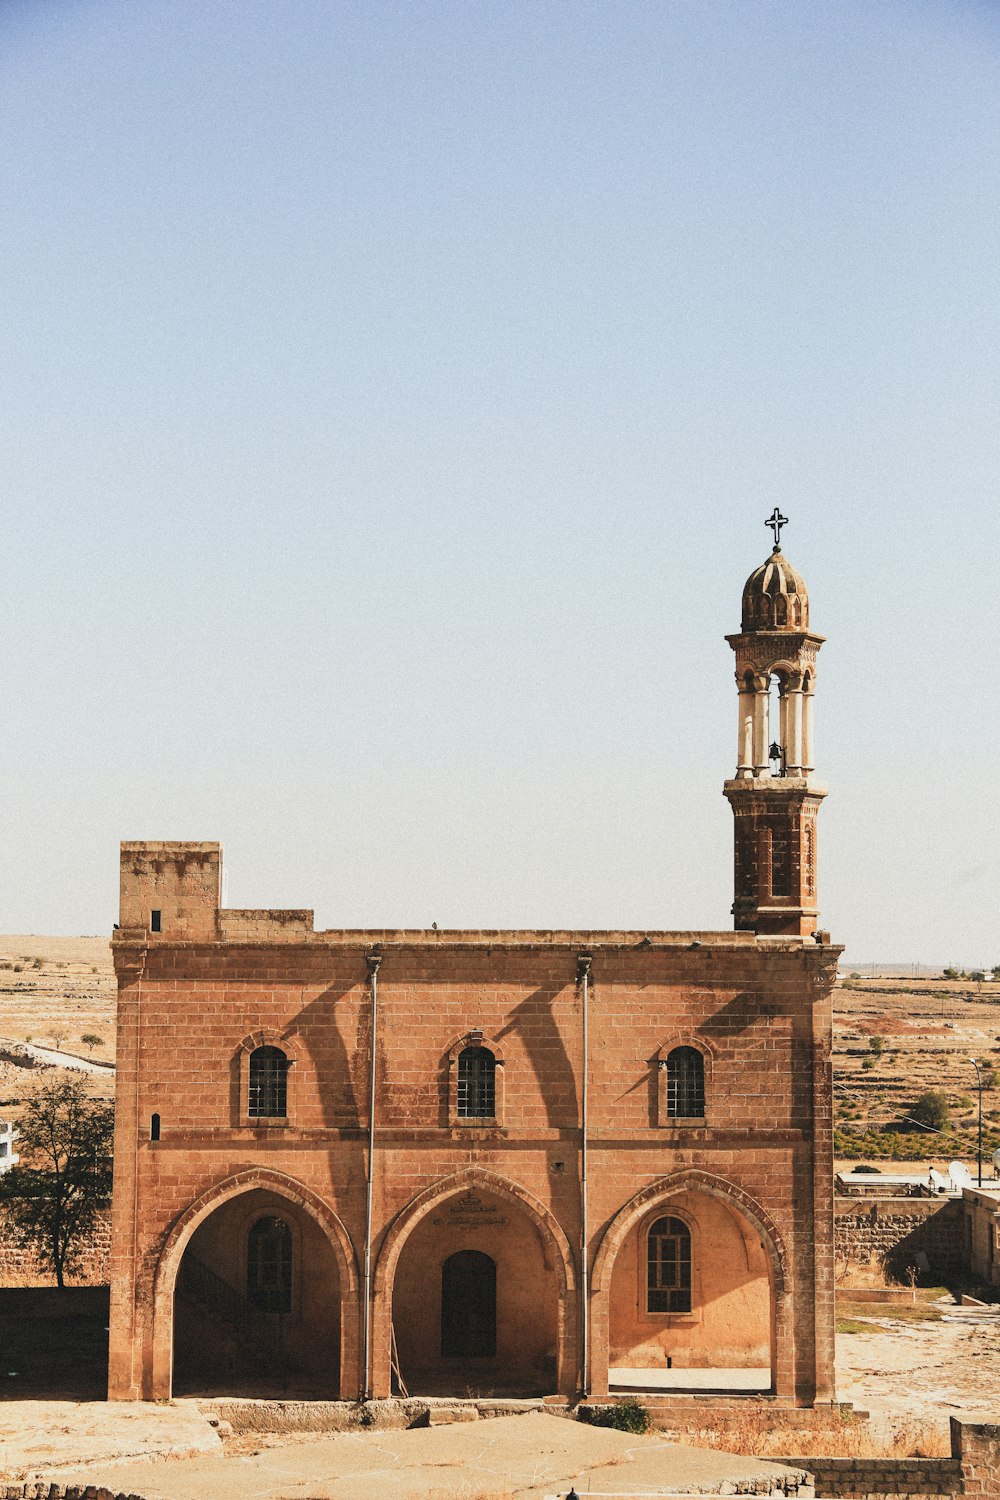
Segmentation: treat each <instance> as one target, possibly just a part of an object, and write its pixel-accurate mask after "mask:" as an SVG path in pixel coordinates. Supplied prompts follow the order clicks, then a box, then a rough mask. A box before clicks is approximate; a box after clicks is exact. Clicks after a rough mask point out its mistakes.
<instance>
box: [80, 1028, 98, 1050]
mask: <svg viewBox="0 0 1000 1500" xmlns="http://www.w3.org/2000/svg"><path fill="white" fill-rule="evenodd" d="M80 1040H81V1042H82V1043H83V1044H84V1046H85V1047H89V1048H90V1050H91V1052H93V1050H94V1048H95V1047H103V1046H104V1038H103V1037H102V1036H98V1035H97V1032H96V1031H85V1032H84V1033H83V1035H82V1036H81V1037H80Z"/></svg>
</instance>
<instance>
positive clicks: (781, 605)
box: [743, 547, 809, 630]
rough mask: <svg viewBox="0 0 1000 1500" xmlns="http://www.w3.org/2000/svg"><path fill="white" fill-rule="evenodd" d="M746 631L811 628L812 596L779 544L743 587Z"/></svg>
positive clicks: (744, 627) (744, 626) (744, 625)
mask: <svg viewBox="0 0 1000 1500" xmlns="http://www.w3.org/2000/svg"><path fill="white" fill-rule="evenodd" d="M743 629H744V630H808V629H809V595H808V594H807V593H806V586H805V583H804V582H803V580H802V575H801V574H800V573H796V571H795V569H794V568H793V567H792V565H791V563H790V562H789V561H788V559H787V558H786V557H785V556H784V555H783V553H782V551H781V549H780V547H775V549H774V551H773V552H772V553H771V556H770V557H769V558H768V559H767V562H765V563H761V565H760V567H759V568H757V570H756V571H755V572H753V573H751V574H750V577H749V578H748V579H747V581H746V583H745V584H744V586H743Z"/></svg>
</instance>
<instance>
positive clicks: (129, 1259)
mask: <svg viewBox="0 0 1000 1500" xmlns="http://www.w3.org/2000/svg"><path fill="white" fill-rule="evenodd" d="M808 616H809V604H808V598H807V595H806V590H805V587H804V585H803V583H802V580H801V578H800V577H799V576H798V575H797V574H796V573H795V572H794V570H793V569H792V568H791V567H790V566H789V564H788V563H787V562H786V560H785V559H784V557H783V556H782V554H781V552H780V550H779V549H778V547H777V545H776V546H775V550H774V552H773V554H772V555H771V556H770V557H769V558H768V560H767V562H766V563H765V564H764V565H763V566H762V567H761V568H759V569H757V571H756V572H755V573H754V574H753V575H752V577H751V578H750V579H749V581H748V583H747V585H746V588H745V590H744V594H743V622H742V631H741V633H740V634H738V635H735V636H732V637H730V638H729V639H730V642H731V644H732V646H733V648H734V650H735V652H736V663H737V687H738V692H739V710H740V711H739V737H738V750H739V754H738V765H737V771H736V775H735V777H734V778H733V780H731V781H728V782H727V783H726V786H725V792H726V796H727V797H728V798H729V801H730V803H731V804H732V808H733V812H734V815H735V823H736V837H735V876H736V889H735V904H734V913H735V926H736V931H735V932H731V933H720V932H670V931H657V932H652V931H614V932H589V931H587V932H575V931H556V932H553V931H510V930H502V931H451V932H449V931H438V930H430V931H427V930H419V931H382V930H372V931H336V930H335V931H327V932H314V931H313V922H312V913H311V912H308V911H230V910H225V909H223V908H222V906H221V902H220V891H221V854H220V849H219V847H218V845H216V844H192V843H183V844H180V843H127V844H124V845H123V846H122V863H121V914H120V926H119V928H118V930H117V931H116V932H115V935H114V942H113V948H114V958H115V966H116V970H117V974H118V983H119V1009H118V1103H117V1122H118V1123H117V1135H116V1144H115V1197H114V1213H113V1240H112V1322H111V1366H110V1395H111V1396H112V1397H116V1398H120V1399H135V1398H143V1399H161V1398H165V1397H168V1396H169V1395H170V1394H171V1392H172V1391H173V1390H178V1391H179V1390H209V1389H212V1390H222V1389H226V1390H230V1391H234V1392H236V1391H242V1392H246V1393H251V1394H252V1393H257V1394H274V1393H275V1392H278V1393H280V1392H281V1391H283V1390H295V1391H296V1392H300V1393H305V1394H314V1395H335V1396H341V1397H343V1398H351V1399H353V1398H355V1397H357V1396H359V1395H361V1396H368V1395H373V1396H386V1395H388V1394H390V1392H391V1391H394V1390H396V1389H398V1388H399V1383H400V1380H402V1382H405V1385H406V1386H407V1387H408V1389H409V1390H410V1391H411V1392H416V1393H420V1394H432V1393H442V1394H456V1395H464V1394H466V1393H468V1392H470V1391H471V1392H477V1393H481V1394H486V1393H489V1392H495V1393H498V1394H500V1393H517V1394H527V1393H542V1394H551V1395H561V1396H563V1397H565V1398H572V1397H574V1396H575V1395H577V1394H578V1393H580V1392H588V1393H592V1394H595V1395H596V1394H603V1393H606V1392H608V1391H609V1389H610V1390H612V1391H614V1390H622V1389H625V1388H639V1389H643V1388H649V1389H655V1390H658V1391H670V1390H673V1391H676V1392H682V1391H685V1390H688V1389H692V1388H695V1389H698V1390H701V1391H712V1390H715V1391H730V1392H731V1391H733V1390H737V1391H742V1392H746V1393H747V1395H748V1397H749V1398H750V1399H752V1398H753V1396H754V1395H755V1394H756V1395H757V1396H760V1395H761V1394H764V1393H767V1395H768V1397H769V1400H770V1403H771V1404H772V1405H774V1404H777V1405H784V1406H810V1405H812V1404H814V1403H816V1402H827V1401H830V1400H831V1399H832V1397H833V1345H834V1335H833V1259H834V1246H833V1209H832V1191H833V1189H832V1121H831V1099H832V1089H831V1071H830V1054H831V1046H830V1037H831V1000H830V996H831V990H832V987H833V983H834V979H835V971H836V960H837V955H838V953H839V952H840V950H839V949H837V948H833V947H831V946H830V945H829V941H828V938H827V936H826V934H824V933H820V932H817V930H816V926H817V907H816V812H817V808H818V806H819V802H820V799H821V798H822V796H823V789H822V787H820V786H819V785H818V784H817V783H816V781H815V780H814V776H813V751H812V745H813V736H812V704H813V692H814V687H815V668H816V652H817V648H818V647H819V645H820V644H821V637H819V636H816V635H813V634H811V633H810V630H809V617H808ZM772 699H773V703H772Z"/></svg>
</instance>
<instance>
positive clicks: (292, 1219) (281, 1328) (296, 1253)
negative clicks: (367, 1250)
mask: <svg viewBox="0 0 1000 1500" xmlns="http://www.w3.org/2000/svg"><path fill="white" fill-rule="evenodd" d="M340 1308H341V1286H340V1275H339V1270H338V1266H337V1258H336V1256H335V1254H334V1251H333V1247H332V1246H331V1244H330V1242H329V1240H328V1239H327V1237H326V1235H325V1234H324V1233H323V1231H322V1229H321V1228H320V1226H319V1225H318V1224H317V1223H316V1220H315V1219H314V1218H313V1217H312V1215H311V1214H308V1213H306V1212H305V1211H304V1210H303V1209H302V1208H300V1207H299V1206H298V1205H296V1204H293V1203H290V1202H289V1201H288V1199H287V1198H283V1197H281V1196H280V1195H279V1194H277V1193H274V1192H269V1191H267V1190H266V1189H264V1190H261V1189H257V1190H255V1191H251V1192H247V1193H242V1194H240V1195H239V1196H238V1197H236V1198H231V1199H230V1200H229V1201H228V1202H227V1203H225V1204H223V1205H222V1206H221V1207H220V1208H217V1209H216V1210H215V1212H214V1213H211V1214H209V1216H208V1217H207V1218H206V1219H205V1220H204V1221H203V1222H202V1223H201V1224H199V1226H198V1228H197V1229H196V1230H195V1232H194V1234H192V1236H191V1238H190V1240H189V1241H188V1244H187V1247H186V1249H185V1251H184V1255H183V1257H182V1259H181V1263H180V1269H179V1272H178V1275H177V1283H176V1288H175V1292H174V1394H175V1395H181V1396H183V1395H211V1394H216V1395H217V1394H221V1393H226V1394H239V1395H244V1396H262V1397H263V1396H275V1395H286V1394H289V1393H291V1392H292V1391H294V1392H296V1393H298V1394H302V1395H305V1394H310V1395H325V1396H328V1397H330V1398H331V1399H332V1398H335V1397H337V1396H339V1394H340V1368H339V1351H340V1315H341V1314H340Z"/></svg>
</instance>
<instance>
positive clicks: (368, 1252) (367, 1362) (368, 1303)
mask: <svg viewBox="0 0 1000 1500" xmlns="http://www.w3.org/2000/svg"><path fill="white" fill-rule="evenodd" d="M365 962H366V963H367V965H368V983H369V986H370V987H371V997H372V1025H371V1031H372V1040H371V1080H370V1087H369V1091H368V1187H367V1200H366V1205H365V1288H364V1294H365V1315H364V1339H363V1349H364V1377H363V1379H362V1383H361V1399H362V1401H368V1400H369V1399H370V1398H371V1393H372V1390H371V1367H372V1359H371V1319H372V1181H373V1179H374V1177H375V1056H376V1053H375V1038H376V1034H377V1033H376V1026H377V1023H378V966H379V964H380V963H381V962H382V955H381V953H369V954H368V955H367V958H366V960H365Z"/></svg>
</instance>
